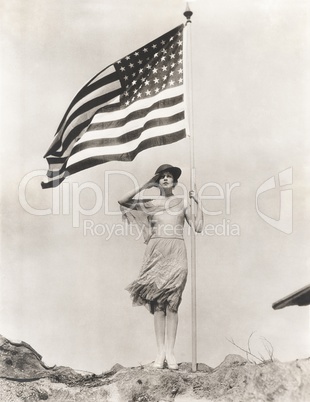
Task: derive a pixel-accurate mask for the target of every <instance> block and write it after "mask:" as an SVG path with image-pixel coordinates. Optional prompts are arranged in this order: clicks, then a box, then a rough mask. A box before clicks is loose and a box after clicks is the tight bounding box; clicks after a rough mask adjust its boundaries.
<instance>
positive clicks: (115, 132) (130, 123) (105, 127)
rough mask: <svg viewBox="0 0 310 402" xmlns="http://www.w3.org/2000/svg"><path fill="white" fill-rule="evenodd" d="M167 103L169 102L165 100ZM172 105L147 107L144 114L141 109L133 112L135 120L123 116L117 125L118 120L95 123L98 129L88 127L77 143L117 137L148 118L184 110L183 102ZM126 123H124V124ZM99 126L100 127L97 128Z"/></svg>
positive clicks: (140, 125)
mask: <svg viewBox="0 0 310 402" xmlns="http://www.w3.org/2000/svg"><path fill="white" fill-rule="evenodd" d="M167 103H169V102H167ZM171 103H172V106H170V107H169V106H168V104H165V107H164V108H162V109H161V108H156V107H155V108H149V109H148V110H150V113H148V114H146V113H145V111H144V110H142V113H141V115H140V114H139V113H137V114H135V120H133V118H129V119H128V118H125V119H121V120H120V125H118V122H119V120H114V121H109V123H107V124H106V123H97V124H98V126H96V127H98V129H97V130H92V131H90V127H91V125H90V126H89V128H88V131H87V132H86V133H85V135H84V136H83V137H82V138H81V140H80V141H79V142H78V144H82V143H83V142H86V141H89V140H96V139H98V138H102V137H103V136H104V138H117V137H119V136H120V135H122V134H124V133H128V132H130V131H132V130H134V129H139V128H141V127H143V125H145V124H146V122H147V121H148V120H153V119H156V118H161V117H163V118H165V117H169V116H172V115H174V114H176V113H178V112H182V111H184V104H183V102H180V103H176V104H173V103H174V102H171ZM125 123H126V124H125ZM99 127H100V128H101V129H99Z"/></svg>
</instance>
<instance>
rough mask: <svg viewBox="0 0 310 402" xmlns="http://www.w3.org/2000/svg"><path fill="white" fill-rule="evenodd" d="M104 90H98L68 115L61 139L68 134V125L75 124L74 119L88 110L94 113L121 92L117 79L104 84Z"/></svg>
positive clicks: (79, 117) (81, 116)
mask: <svg viewBox="0 0 310 402" xmlns="http://www.w3.org/2000/svg"><path fill="white" fill-rule="evenodd" d="M106 87H107V88H106V90H108V92H107V93H105V92H106V90H105V91H104V94H103V95H102V91H100V94H99V96H96V97H91V99H90V100H88V101H86V102H83V104H82V105H81V106H80V107H78V108H77V109H76V110H75V111H74V112H73V113H72V114H70V116H69V117H68V119H67V121H66V123H65V125H64V128H63V130H64V134H63V136H62V139H63V141H65V140H66V137H67V136H69V135H70V127H71V126H72V125H73V124H75V119H81V118H83V115H84V114H87V113H89V112H91V113H95V112H97V110H98V108H101V107H102V105H104V104H105V103H106V102H109V101H110V100H111V99H113V98H115V97H116V96H117V95H120V94H121V92H122V91H121V88H120V85H119V81H117V82H114V83H111V84H110V85H107V86H106Z"/></svg>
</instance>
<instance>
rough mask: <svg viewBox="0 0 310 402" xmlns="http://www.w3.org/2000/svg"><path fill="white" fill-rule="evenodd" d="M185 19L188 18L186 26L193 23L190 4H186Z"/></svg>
mask: <svg viewBox="0 0 310 402" xmlns="http://www.w3.org/2000/svg"><path fill="white" fill-rule="evenodd" d="M183 15H184V17H186V19H187V21H186V24H188V23H189V22H192V21H191V16H192V15H193V12H192V11H191V10H190V8H189V5H188V3H186V10H185V11H184V13H183Z"/></svg>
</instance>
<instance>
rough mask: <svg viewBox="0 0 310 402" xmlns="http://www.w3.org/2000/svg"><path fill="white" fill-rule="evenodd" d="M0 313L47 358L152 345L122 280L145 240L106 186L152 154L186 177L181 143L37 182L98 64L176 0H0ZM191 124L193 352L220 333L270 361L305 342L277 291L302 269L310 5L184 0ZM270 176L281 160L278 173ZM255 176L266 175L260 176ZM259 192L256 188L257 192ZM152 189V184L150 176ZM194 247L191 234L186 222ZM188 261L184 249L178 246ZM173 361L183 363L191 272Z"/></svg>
mask: <svg viewBox="0 0 310 402" xmlns="http://www.w3.org/2000/svg"><path fill="white" fill-rule="evenodd" d="M0 7H1V13H0V14H1V16H0V18H1V24H0V26H1V28H0V29H1V42H0V46H1V47H0V48H1V67H0V83H1V95H0V96H1V98H0V99H1V109H0V110H1V136H2V146H1V162H0V163H1V204H0V205H1V271H0V278H1V281H0V309H1V314H0V328H1V334H2V335H3V336H5V337H7V338H9V339H12V340H23V341H25V342H27V343H29V344H31V345H32V346H33V347H34V348H35V349H36V350H37V351H38V352H39V353H40V354H41V355H42V356H43V360H44V361H45V362H46V363H47V364H50V365H53V364H57V365H64V366H70V367H73V368H75V369H80V370H86V371H92V372H95V373H101V372H102V371H104V370H108V369H109V368H111V367H112V366H113V365H114V364H115V363H120V364H122V365H124V366H137V365H139V364H146V363H150V362H151V361H153V360H154V358H155V354H156V344H155V337H154V333H153V321H152V316H151V315H150V314H149V313H148V311H147V310H146V309H145V308H143V307H135V308H133V307H132V305H131V300H130V298H129V294H128V293H127V292H126V291H125V290H124V288H125V287H126V286H127V285H128V284H129V283H130V282H132V281H133V280H134V279H135V278H136V276H137V275H138V272H139V269H140V266H141V262H142V258H143V253H144V249H145V245H144V244H143V240H142V239H141V238H137V237H138V236H137V233H133V232H131V233H128V228H127V227H126V226H125V225H124V223H123V222H122V218H121V216H120V214H119V213H118V204H117V200H118V199H119V198H121V197H122V196H123V194H124V193H126V192H127V191H129V190H131V189H132V188H133V186H134V180H136V181H137V182H138V183H139V184H143V183H144V182H146V181H147V180H148V179H149V178H150V177H151V176H152V175H153V174H154V172H155V170H156V169H157V167H158V166H159V165H161V164H163V163H169V164H172V165H175V166H179V167H181V169H182V171H183V174H182V176H181V178H180V185H179V186H178V187H177V189H176V193H177V194H180V195H181V194H183V193H184V192H185V194H186V192H188V191H189V190H190V187H189V178H190V152H189V147H190V142H189V139H188V138H187V139H184V140H182V141H180V142H178V143H175V144H172V145H169V146H165V147H159V148H153V149H151V150H146V151H144V152H142V153H140V154H139V155H138V156H137V157H136V159H135V160H134V161H132V162H130V163H125V162H123V163H120V162H118V163H116V162H111V163H108V164H105V165H101V166H97V167H95V168H92V169H88V170H86V171H84V172H80V173H78V174H76V175H73V176H71V177H69V178H68V179H67V181H66V182H64V183H63V184H62V185H61V186H60V188H59V189H58V190H55V191H53V190H51V189H48V190H42V189H41V186H40V183H41V181H42V180H43V179H44V174H45V171H46V168H47V163H46V161H45V160H44V159H43V155H44V154H45V152H46V151H47V149H48V147H49V145H50V143H51V141H52V139H53V136H54V133H55V131H56V128H57V126H58V124H59V122H60V120H61V118H62V116H63V114H64V112H65V110H66V108H67V107H68V105H69V103H70V101H71V99H72V98H73V96H74V95H75V94H76V92H77V91H78V90H79V89H80V88H81V87H82V86H83V85H84V83H85V82H87V81H88V80H89V79H90V78H91V77H92V76H94V75H95V74H96V73H97V72H99V71H100V70H102V69H103V68H104V67H106V66H108V65H109V64H111V63H113V62H115V61H116V60H118V59H119V58H122V57H124V56H125V55H126V54H128V53H130V52H132V51H134V50H135V49H137V48H139V47H141V46H143V45H144V44H146V43H148V42H150V41H151V40H153V39H155V38H156V37H158V36H160V35H162V34H163V33H165V32H167V31H169V30H170V29H172V28H174V27H176V26H177V25H179V24H180V23H183V22H184V17H183V12H184V9H185V2H184V1H183V0H182V1H181V0H169V2H167V1H166V0H148V1H145V0H144V1H143V0H130V1H128V0H113V1H110V0H100V1H99V0H87V1H82V0H80V1H73V0H65V1H64V0H61V1H60V0H45V1H44V2H43V1H41V0H28V1H27V2H25V1H23V0H0ZM190 7H191V9H192V11H193V13H194V14H193V17H192V24H191V26H190V28H189V29H188V30H190V33H191V35H190V36H191V53H192V63H191V65H192V69H191V71H192V90H191V96H192V102H193V103H192V109H193V113H192V136H193V138H194V150H195V167H196V185H197V192H198V193H199V194H200V196H201V198H202V205H203V207H204V211H205V214H204V215H205V227H204V230H203V233H202V234H200V235H197V238H196V243H197V248H196V254H197V267H196V270H197V283H196V289H197V322H198V324H197V350H198V361H199V362H203V363H205V364H208V365H209V366H211V367H216V366H217V365H218V364H220V363H221V362H222V361H223V360H224V358H225V356H226V355H227V354H230V353H239V354H242V352H241V351H240V350H238V348H237V347H236V346H234V345H232V343H231V342H230V341H229V340H232V339H233V340H234V341H235V343H236V344H237V345H239V346H240V347H245V348H246V347H247V343H248V339H249V337H251V334H252V333H253V335H252V337H251V347H252V350H253V351H254V352H255V353H257V354H259V353H260V354H262V355H263V356H264V357H266V358H268V351H267V350H266V348H265V345H266V340H267V341H268V342H270V343H271V344H272V346H273V349H274V356H275V358H277V359H278V360H281V361H290V360H294V359H297V358H306V357H309V353H310V345H309V342H310V338H309V330H310V327H309V308H308V307H297V306H292V307H288V308H284V309H282V310H277V311H275V310H273V309H272V303H273V302H275V301H277V300H279V299H281V298H282V297H284V296H286V295H288V294H290V293H292V292H294V291H296V290H298V289H300V288H302V287H304V286H306V285H307V284H309V266H310V259H309V257H310V252H309V246H308V239H309V218H310V211H309V206H308V205H309V203H308V199H309V178H310V164H309V151H310V140H309V135H308V132H309V128H310V126H309V117H308V116H309V114H308V113H307V111H308V110H309V99H310V95H309V75H308V74H309V73H308V71H309V67H310V66H309V64H310V61H309V28H307V26H309V3H308V2H306V1H303V0H285V1H279V0H261V1H251V2H250V1H246V0H236V1H234V2H231V1H229V0H219V1H217V2H214V1H211V0H196V1H192V2H190ZM279 174H280V175H279ZM264 183H265V184H264ZM264 190H266V191H264ZM149 191H150V193H149V194H150V195H153V193H152V191H153V190H149ZM185 242H186V245H187V249H188V255H189V256H190V236H189V234H188V230H187V228H186V230H185ZM189 262H190V261H189ZM176 357H177V361H178V362H181V361H188V362H189V361H191V277H190V275H189V279H188V283H187V286H186V288H185V291H184V294H183V301H182V304H181V306H180V311H179V329H178V336H177V343H176Z"/></svg>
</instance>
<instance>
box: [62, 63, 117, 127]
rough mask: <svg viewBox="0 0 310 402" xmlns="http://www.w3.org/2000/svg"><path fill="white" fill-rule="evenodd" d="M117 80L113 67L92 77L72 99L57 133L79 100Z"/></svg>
mask: <svg viewBox="0 0 310 402" xmlns="http://www.w3.org/2000/svg"><path fill="white" fill-rule="evenodd" d="M111 71H112V72H111ZM103 73H104V74H103ZM100 75H102V78H100V79H99V80H98V81H95V82H94V80H95V79H96V78H98V76H100ZM117 79H118V75H117V73H116V71H115V68H114V66H108V67H107V68H105V69H104V70H103V71H101V72H100V73H98V74H97V75H96V76H95V77H93V78H92V79H91V80H89V81H88V83H87V84H86V85H84V87H83V88H82V89H81V90H80V91H79V92H78V93H77V94H76V95H75V97H74V98H73V99H72V101H71V103H70V105H69V107H68V109H67V110H66V113H65V114H64V116H63V118H62V120H61V122H60V124H59V127H58V129H57V132H58V131H60V130H61V128H62V126H63V124H64V122H65V120H66V119H67V116H68V115H69V113H70V112H71V109H72V108H73V107H74V105H75V104H76V103H78V102H79V101H80V100H81V99H83V98H84V97H85V96H87V95H89V94H90V93H91V92H93V91H94V90H96V89H98V88H100V87H103V86H105V85H106V84H109V83H110V82H113V81H116V80H117Z"/></svg>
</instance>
